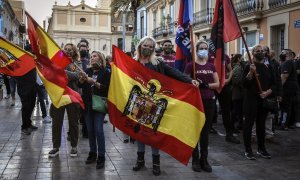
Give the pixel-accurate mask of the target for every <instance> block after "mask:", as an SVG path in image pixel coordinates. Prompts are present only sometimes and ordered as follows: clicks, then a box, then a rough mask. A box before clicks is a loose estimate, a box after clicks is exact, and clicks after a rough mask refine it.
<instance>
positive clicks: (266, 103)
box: [263, 97, 278, 111]
mask: <svg viewBox="0 0 300 180" xmlns="http://www.w3.org/2000/svg"><path fill="white" fill-rule="evenodd" d="M263 108H265V109H267V110H269V111H275V110H277V108H278V103H277V100H276V98H275V97H272V98H265V99H263Z"/></svg>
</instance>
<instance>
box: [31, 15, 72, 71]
mask: <svg viewBox="0 0 300 180" xmlns="http://www.w3.org/2000/svg"><path fill="white" fill-rule="evenodd" d="M25 13H26V16H27V23H28V35H29V39H30V43H31V47H32V51H33V53H34V54H42V55H43V56H44V57H47V58H49V60H50V61H52V62H53V63H54V64H56V65H57V66H59V67H61V68H63V69H65V68H66V67H67V66H68V65H69V64H70V63H71V62H72V61H71V59H70V58H69V57H68V56H67V55H66V54H65V53H64V52H63V51H62V50H61V49H60V47H59V46H58V45H57V44H56V43H55V41H54V40H52V38H51V37H50V36H49V35H48V34H47V33H46V32H45V31H44V30H43V28H42V27H40V26H39V25H38V23H37V22H36V21H35V20H34V19H33V18H32V17H31V16H30V15H29V14H28V13H27V12H25Z"/></svg>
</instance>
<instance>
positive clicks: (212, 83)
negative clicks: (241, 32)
mask: <svg viewBox="0 0 300 180" xmlns="http://www.w3.org/2000/svg"><path fill="white" fill-rule="evenodd" d="M196 52H197V59H196V67H195V70H196V72H195V73H196V79H197V80H198V81H199V82H200V84H199V88H200V92H201V97H202V103H203V106H204V113H205V119H206V120H205V124H204V126H203V128H202V131H201V135H200V149H201V150H200V154H201V157H200V158H199V149H198V145H197V146H196V148H195V149H194V151H193V155H192V169H193V170H194V171H196V172H200V171H201V169H202V170H204V171H206V172H212V168H211V166H210V165H209V163H208V161H207V156H208V134H209V130H210V128H211V124H212V120H213V116H214V112H215V92H214V90H215V89H217V88H218V87H219V77H218V74H217V72H216V69H215V66H214V65H213V64H212V63H209V62H207V60H208V43H207V42H206V41H203V40H200V41H199V42H197V44H196ZM184 72H185V73H186V74H188V75H190V76H191V77H193V74H194V71H193V63H192V62H191V63H189V64H187V66H186V68H185V71H184Z"/></svg>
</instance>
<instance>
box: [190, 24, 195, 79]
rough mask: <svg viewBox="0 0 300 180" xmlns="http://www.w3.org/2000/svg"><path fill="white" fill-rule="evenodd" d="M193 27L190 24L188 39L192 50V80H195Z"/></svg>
mask: <svg viewBox="0 0 300 180" xmlns="http://www.w3.org/2000/svg"><path fill="white" fill-rule="evenodd" d="M193 34H194V33H193V25H191V24H190V37H191V49H192V61H193V79H195V80H196V62H195V47H194V35H193Z"/></svg>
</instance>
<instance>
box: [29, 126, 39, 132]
mask: <svg viewBox="0 0 300 180" xmlns="http://www.w3.org/2000/svg"><path fill="white" fill-rule="evenodd" d="M29 129H31V131H36V130H37V129H38V127H36V126H34V125H30V126H29Z"/></svg>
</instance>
